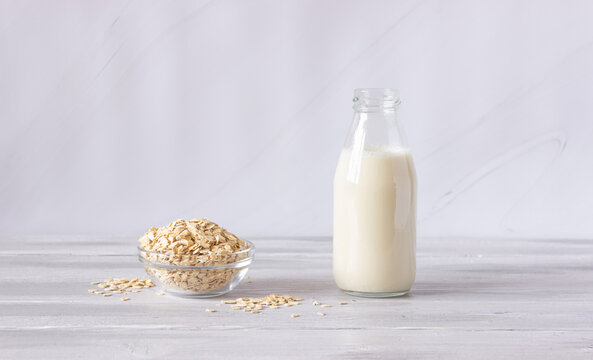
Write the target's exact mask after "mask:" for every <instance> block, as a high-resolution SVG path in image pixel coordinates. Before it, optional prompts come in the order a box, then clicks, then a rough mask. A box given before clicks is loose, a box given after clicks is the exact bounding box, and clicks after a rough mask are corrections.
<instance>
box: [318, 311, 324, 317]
mask: <svg viewBox="0 0 593 360" xmlns="http://www.w3.org/2000/svg"><path fill="white" fill-rule="evenodd" d="M317 315H319V316H325V313H322V312H321V311H320V312H318V313H317Z"/></svg>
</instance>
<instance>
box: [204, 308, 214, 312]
mask: <svg viewBox="0 0 593 360" xmlns="http://www.w3.org/2000/svg"><path fill="white" fill-rule="evenodd" d="M206 312H216V310H214V309H206Z"/></svg>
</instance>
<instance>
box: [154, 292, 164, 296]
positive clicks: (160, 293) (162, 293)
mask: <svg viewBox="0 0 593 360" xmlns="http://www.w3.org/2000/svg"><path fill="white" fill-rule="evenodd" d="M156 294H157V295H161V296H163V295H165V293H164V292H162V291H161V292H158V293H156Z"/></svg>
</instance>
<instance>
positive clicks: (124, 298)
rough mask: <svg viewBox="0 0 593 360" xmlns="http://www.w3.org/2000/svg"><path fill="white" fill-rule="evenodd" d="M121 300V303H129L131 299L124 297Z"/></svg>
mask: <svg viewBox="0 0 593 360" xmlns="http://www.w3.org/2000/svg"><path fill="white" fill-rule="evenodd" d="M120 300H121V301H128V300H130V298H127V297H123V298H121V299H120Z"/></svg>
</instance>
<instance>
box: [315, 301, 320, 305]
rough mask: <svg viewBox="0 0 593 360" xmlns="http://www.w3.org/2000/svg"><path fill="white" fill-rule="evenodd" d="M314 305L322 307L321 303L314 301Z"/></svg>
mask: <svg viewBox="0 0 593 360" xmlns="http://www.w3.org/2000/svg"><path fill="white" fill-rule="evenodd" d="M313 305H314V306H317V305H321V303H320V302H319V301H313Z"/></svg>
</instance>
